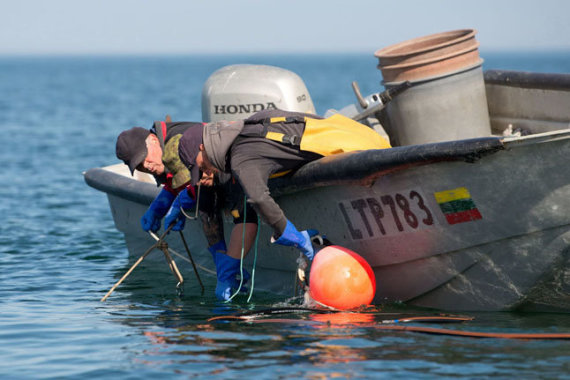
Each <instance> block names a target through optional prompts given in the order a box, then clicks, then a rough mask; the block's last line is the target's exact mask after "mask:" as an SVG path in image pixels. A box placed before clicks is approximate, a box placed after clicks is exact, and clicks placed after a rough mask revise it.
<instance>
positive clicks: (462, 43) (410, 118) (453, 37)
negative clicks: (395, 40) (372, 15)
mask: <svg viewBox="0 0 570 380" xmlns="http://www.w3.org/2000/svg"><path fill="white" fill-rule="evenodd" d="M474 36H475V31H474V30H472V29H466V30H457V31H451V32H445V33H439V34H434V35H430V36H426V37H420V38H416V39H413V40H409V41H406V42H403V43H400V44H396V45H392V46H389V47H387V48H384V49H381V50H379V51H377V52H376V53H375V56H376V57H378V58H379V62H380V63H379V65H378V68H379V69H380V70H381V71H382V76H383V79H384V81H383V84H384V86H385V87H386V88H390V87H392V86H395V85H397V84H399V83H402V82H403V81H406V80H407V81H410V82H411V83H412V87H411V88H409V89H408V90H407V91H405V92H403V93H402V94H400V95H399V96H397V97H396V98H395V99H394V100H393V101H392V102H391V103H389V104H388V106H387V113H388V121H389V124H390V128H389V129H390V132H391V134H392V140H393V141H394V143H395V145H415V144H425V143H432V142H440V141H451V140H462V139H469V138H475V137H485V136H490V135H491V126H490V122H489V111H488V106H487V97H486V94H485V83H484V79H483V70H482V63H483V60H482V59H481V58H480V57H479V52H478V46H479V44H478V42H477V41H476V40H475V37H474Z"/></svg>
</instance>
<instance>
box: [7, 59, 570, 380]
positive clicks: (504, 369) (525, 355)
mask: <svg viewBox="0 0 570 380" xmlns="http://www.w3.org/2000/svg"><path fill="white" fill-rule="evenodd" d="M482 55H483V57H484V58H485V63H484V68H485V69H489V68H501V69H516V70H528V71H539V72H568V73H570V52H568V53H523V52H518V53H508V54H507V53H505V54H497V53H491V52H489V53H485V51H483V52H482ZM234 63H260V64H270V65H276V66H281V67H284V68H287V69H290V70H293V71H294V72H296V73H297V74H299V75H300V76H301V77H302V78H303V79H304V80H305V82H306V85H307V87H308V89H309V91H310V93H311V96H312V98H313V101H314V103H315V105H316V107H317V112H318V113H321V114H322V113H324V112H325V111H326V110H327V109H328V108H340V107H341V106H343V105H346V104H349V103H353V102H354V96H353V95H352V91H351V88H350V82H351V81H352V80H357V81H358V82H359V84H360V87H361V90H362V93H363V94H369V93H371V92H376V91H378V90H379V88H380V81H381V75H380V73H379V71H378V70H377V69H376V60H375V58H374V57H373V56H372V54H369V55H349V56H344V55H343V56H341V55H319V56H252V57H246V56H209V57H168V58H161V57H154V58H153V57H150V58H105V57H97V58H94V57H90V58H7V57H5V58H0V131H1V133H2V135H3V144H2V145H3V146H2V149H0V165H1V166H2V167H3V168H2V170H1V171H0V178H1V182H2V186H1V187H0V199H1V201H0V378H2V379H26V378H89V379H91V378H136V379H145V378H195V377H197V378H212V377H213V378H238V377H240V378H241V377H243V378H253V377H255V378H288V377H299V378H333V377H341V378H342V377H344V378H373V377H400V378H435V377H438V378H439V377H450V378H451V377H453V378H455V377H468V378H486V377H500V378H501V377H502V378H512V377H515V376H516V377H522V378H537V377H538V378H570V342H568V341H512V340H487V339H485V340H476V339H469V338H458V337H448V336H437V335H423V334H415V333H406V332H386V331H382V330H378V329H376V328H374V327H372V326H370V325H361V324H357V323H344V324H342V323H341V324H335V323H333V324H330V325H328V326H321V325H315V324H307V323H303V324H300V323H298V322H299V319H302V321H305V320H307V318H308V319H309V320H310V319H311V318H317V317H316V316H315V317H308V316H306V315H303V316H292V317H287V318H290V319H289V320H284V321H276V322H274V323H264V324H244V323H233V322H232V323H208V322H207V321H206V320H207V319H208V318H209V317H211V316H213V315H219V314H223V313H229V312H235V311H243V310H248V309H258V308H269V307H277V306H283V305H284V304H286V302H288V301H287V300H285V299H282V298H278V297H275V298H268V297H269V296H267V295H262V294H259V295H258V294H256V295H254V298H253V301H254V302H253V303H251V304H247V303H246V302H245V301H244V300H242V301H239V302H237V303H233V304H231V305H223V304H220V303H218V302H217V301H216V300H215V299H214V298H213V296H212V293H213V285H214V284H213V283H211V282H210V283H207V284H206V285H207V287H208V289H207V292H206V293H207V294H206V295H205V296H203V297H202V296H201V295H200V294H199V292H198V291H197V290H195V289H194V290H193V289H189V286H187V289H186V294H185V295H184V296H183V297H177V296H176V294H175V292H174V289H173V287H172V283H171V278H170V277H169V275H168V274H166V273H165V272H164V271H162V270H161V269H156V268H150V267H146V266H143V267H142V268H140V269H137V270H136V271H135V272H134V273H133V275H132V276H131V277H129V279H128V280H127V281H126V282H125V283H124V284H123V285H122V286H121V287H119V289H118V290H117V291H116V292H115V293H114V294H113V296H112V297H111V298H110V299H109V301H108V302H106V303H104V304H103V303H100V302H99V299H100V298H101V296H102V295H104V294H105V292H106V291H107V290H108V289H109V288H110V287H111V285H113V284H114V283H115V281H117V279H118V278H120V276H121V275H122V273H124V272H125V271H126V270H127V269H128V267H129V266H130V264H131V263H129V261H128V255H127V250H126V247H125V245H124V241H123V236H122V234H121V233H119V232H118V231H117V230H116V229H115V228H114V225H113V221H112V219H111V214H110V211H109V207H108V204H107V199H106V196H105V195H104V194H102V193H100V192H98V191H96V190H94V189H92V188H90V187H88V186H87V185H86V184H85V183H84V181H83V177H82V172H83V171H85V170H87V169H89V168H92V167H98V166H103V165H108V164H112V163H115V162H116V158H115V155H114V146H115V139H116V136H117V135H118V133H119V132H120V131H122V130H123V129H126V128H129V127H131V126H133V125H140V126H144V127H150V124H151V122H152V121H153V120H158V119H161V118H163V117H164V115H165V114H170V115H172V116H173V118H174V119H177V120H200V119H201V111H200V95H201V89H202V84H203V83H204V81H205V80H206V79H207V77H208V76H209V75H210V74H211V73H212V72H213V71H215V70H216V69H218V68H220V67H222V66H224V65H227V64H234ZM190 276H191V274H187V277H188V278H190ZM165 278H166V279H167V280H168V281H163V280H164V279H165ZM383 311H394V312H406V313H408V312H412V313H413V312H414V310H410V309H409V308H407V307H405V306H402V305H399V306H398V305H394V306H390V307H388V308H387V309H385V310H383ZM470 315H472V316H474V317H476V319H475V321H473V322H470V323H469V324H464V325H451V326H450V325H438V324H428V325H425V326H431V327H451V328H458V329H467V330H473V331H491V332H570V314H515V313H475V314H473V313H470ZM279 318H283V317H282V316H281V317H279ZM376 318H379V317H376Z"/></svg>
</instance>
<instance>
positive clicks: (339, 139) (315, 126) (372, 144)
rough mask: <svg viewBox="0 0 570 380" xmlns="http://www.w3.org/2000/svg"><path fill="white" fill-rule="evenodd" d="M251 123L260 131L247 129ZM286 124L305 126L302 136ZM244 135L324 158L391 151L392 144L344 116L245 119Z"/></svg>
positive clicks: (366, 127) (242, 133) (368, 128)
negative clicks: (355, 152) (374, 151)
mask: <svg viewBox="0 0 570 380" xmlns="http://www.w3.org/2000/svg"><path fill="white" fill-rule="evenodd" d="M248 124H257V125H261V126H262V127H261V128H259V127H258V128H254V129H252V128H247V126H248ZM287 124H301V125H303V124H304V129H303V131H302V134H301V135H300V136H299V134H296V133H294V130H293V129H292V128H287ZM240 135H242V136H256V137H265V138H267V139H269V140H273V141H277V142H280V143H283V144H287V145H292V146H296V147H298V148H299V149H300V150H303V151H308V152H313V153H317V154H320V155H322V156H330V155H333V154H338V153H344V152H353V151H357V150H368V149H386V148H391V145H390V143H389V142H388V141H387V140H386V139H385V138H383V137H382V136H380V135H379V134H378V133H376V132H375V131H374V130H373V129H371V128H370V127H368V126H366V125H364V124H361V123H359V122H357V121H354V120H352V119H350V118H348V117H346V116H344V115H341V114H334V115H333V116H331V117H328V118H326V119H317V118H312V117H308V116H279V117H271V118H267V119H263V120H245V128H244V130H243V131H242V132H241V133H240Z"/></svg>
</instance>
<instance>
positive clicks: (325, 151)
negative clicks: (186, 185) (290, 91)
mask: <svg viewBox="0 0 570 380" xmlns="http://www.w3.org/2000/svg"><path fill="white" fill-rule="evenodd" d="M388 147H390V145H389V143H388V142H387V141H386V140H385V139H383V138H382V137H381V136H380V135H378V134H377V133H376V132H374V131H373V130H372V129H370V128H369V127H367V126H364V125H362V124H359V123H357V122H355V121H353V120H351V119H348V118H346V117H343V116H342V115H334V116H332V117H331V118H328V119H323V118H321V117H319V116H316V115H308V114H300V113H293V112H286V111H281V110H269V111H267V110H266V111H261V112H259V113H257V114H254V115H253V116H251V117H249V118H248V119H246V120H244V121H235V122H224V121H222V122H214V123H208V124H206V125H205V126H204V127H203V133H202V134H201V135H200V134H199V133H189V132H185V133H184V134H183V135H182V137H181V138H180V143H179V154H180V159H181V160H182V162H183V163H184V165H185V166H186V167H188V168H190V169H191V170H195V169H196V167H198V168H200V170H202V172H204V173H207V174H216V173H229V174H231V175H232V176H233V177H234V178H235V179H237V180H238V181H239V183H240V184H241V186H242V188H243V191H244V192H245V194H246V195H247V202H248V203H249V204H250V205H252V206H253V208H254V209H255V210H256V211H257V212H258V213H259V215H260V216H261V218H262V219H263V220H264V221H265V222H266V223H267V224H269V225H270V226H271V227H272V228H273V231H274V232H273V237H272V242H274V243H277V244H281V245H286V246H293V247H296V248H298V249H299V250H300V251H301V252H302V253H303V254H305V256H306V257H307V258H308V259H309V260H312V258H313V255H314V249H313V246H312V243H311V236H312V235H313V234H315V233H316V231H315V230H304V231H299V230H297V228H296V227H295V226H294V225H293V223H291V221H289V220H288V219H287V218H286V217H285V214H284V213H283V211H282V210H281V208H280V207H279V205H277V203H276V202H275V201H274V200H273V198H272V197H271V194H270V192H269V188H268V186H267V182H268V180H269V178H270V177H271V176H272V175H277V174H279V173H283V172H287V171H291V170H296V169H298V168H299V167H301V166H302V165H304V164H305V163H307V162H310V161H313V160H316V159H318V158H321V157H323V156H326V155H330V154H336V153H340V152H347V151H352V150H364V149H383V148H388Z"/></svg>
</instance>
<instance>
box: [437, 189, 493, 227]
mask: <svg viewBox="0 0 570 380" xmlns="http://www.w3.org/2000/svg"><path fill="white" fill-rule="evenodd" d="M433 195H434V196H435V200H436V202H437V204H438V205H439V208H441V211H442V212H443V215H445V218H446V219H447V223H449V224H457V223H464V222H472V221H474V220H479V219H482V218H483V217H482V216H481V213H480V212H479V210H478V209H477V206H475V202H473V199H471V194H469V190H467V188H466V187H458V188H457V189H453V190H445V191H439V192H437V193H433Z"/></svg>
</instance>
